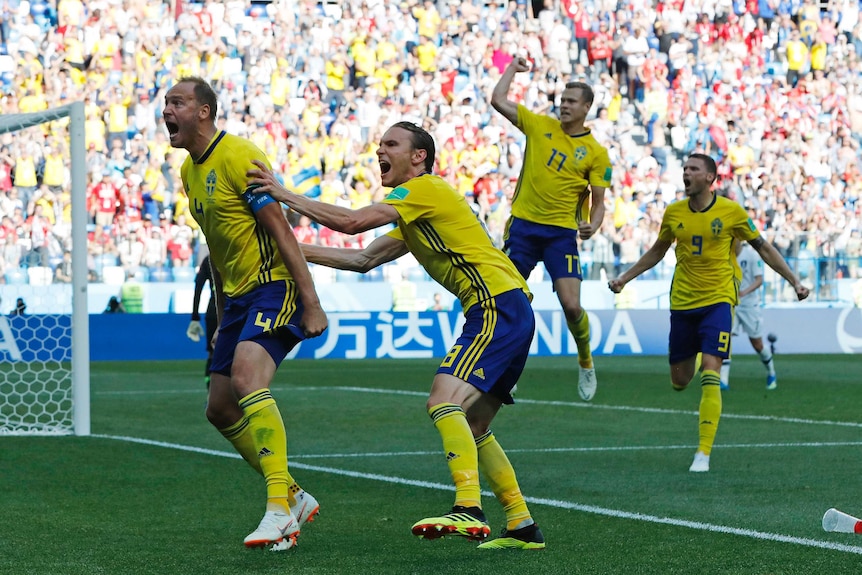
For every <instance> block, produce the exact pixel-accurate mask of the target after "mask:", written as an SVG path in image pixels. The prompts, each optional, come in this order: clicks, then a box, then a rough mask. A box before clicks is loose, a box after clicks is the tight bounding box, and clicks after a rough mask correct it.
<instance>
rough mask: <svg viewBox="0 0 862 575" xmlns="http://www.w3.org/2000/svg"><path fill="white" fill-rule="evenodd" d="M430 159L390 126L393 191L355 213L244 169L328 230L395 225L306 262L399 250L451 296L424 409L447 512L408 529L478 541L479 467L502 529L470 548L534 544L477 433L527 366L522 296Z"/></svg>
mask: <svg viewBox="0 0 862 575" xmlns="http://www.w3.org/2000/svg"><path fill="white" fill-rule="evenodd" d="M434 154H435V146H434V140H433V138H432V137H431V135H430V134H429V133H428V132H426V131H425V130H423V129H422V128H420V127H419V126H416V125H414V124H411V123H410V122H398V123H396V124H394V125H393V126H392V127H390V128H389V129H388V130H387V131H386V133H385V134H383V137H382V138H381V140H380V147H379V149H378V150H377V158H378V161H379V164H380V171H381V180H382V183H383V185H384V186H386V187H390V188H393V189H392V191H391V192H390V193H389V195H388V196H386V198H385V199H384V200H383V201H382V202H381V203H379V204H373V205H370V206H367V207H364V208H361V209H359V210H351V209H348V208H345V207H341V206H335V205H330V204H324V203H322V202H318V201H315V200H313V199H311V198H308V197H305V196H301V195H298V194H293V193H290V192H288V191H287V190H285V189H284V188H283V187H282V186H281V184H280V183H279V182H278V180H276V178H275V176H274V175H273V173H272V172H271V171H270V170H269V168H268V167H267V166H266V165H265V164H264V163H263V162H260V161H255V164H256V165H257V169H252V170H250V171H249V173H248V175H249V177H250V178H251V179H250V182H251V183H252V184H259V185H260V187H259V188H257V191H260V192H265V193H267V194H268V195H269V196H271V197H273V198H275V199H277V200H279V201H282V202H284V203H286V204H287V205H289V206H290V207H291V208H293V209H294V210H296V211H297V212H299V213H301V214H304V215H306V216H308V217H310V218H311V219H313V220H315V221H317V222H319V223H321V224H323V225H325V226H327V227H329V228H332V229H334V230H337V231H339V232H343V233H346V234H351V235H352V234H357V233H361V232H364V231H366V230H370V229H373V228H377V227H380V226H383V225H386V224H389V223H393V222H394V223H397V228H395V229H393V230H392V231H390V232H389V233H387V234H386V235H383V236H380V237H378V238H376V239H375V240H374V241H373V242H371V243H370V244H369V245H368V246H367V247H365V248H364V249H345V248H329V247H322V246H309V245H304V246H303V251H304V253H305V256H306V257H307V258H308V260H309V261H311V262H315V263H318V264H322V265H326V266H329V267H334V268H338V269H344V270H352V271H357V272H363V273H364V272H367V271H368V270H370V269H372V268H374V267H376V266H378V265H380V264H383V263H385V262H389V261H392V260H394V259H396V258H398V257H401V256H402V255H404V254H406V253H407V252H408V251H409V252H412V253H413V255H414V256H415V257H416V260H417V261H418V262H419V263H420V264H421V265H422V266H423V267H424V268H425V270H426V271H427V272H428V274H429V275H431V277H433V278H434V279H435V280H437V281H438V282H439V283H440V284H441V285H442V286H443V287H445V288H446V289H447V290H449V291H450V292H451V293H452V294H454V295H455V296H456V297H458V298H459V299H460V301H461V305H462V307H463V309H464V316H465V323H464V329H463V332H462V333H461V335H460V337H459V338H458V340H457V341H456V342H455V344H454V345H453V346H452V348H451V350H450V351H449V354H448V355H447V356H446V357H445V359H444V360H443V362H442V363H441V364H440V367H439V368H438V370H437V374H436V376H435V377H434V381H433V382H432V384H431V393H430V396H429V398H428V402H427V405H426V407H427V409H428V414H429V415H430V416H431V419H432V421H433V422H434V425H435V427H436V428H437V430H438V432H439V433H440V436H441V438H442V441H443V452H444V453H445V454H446V461H447V462H448V465H449V471H450V473H451V475H452V479H453V482H454V483H455V505H454V507H453V508H452V511H451V512H450V513H446V514H444V515H442V516H439V517H429V518H426V519H422V520H421V521H418V522H416V524H415V525H413V528H412V531H413V534H414V535H416V536H418V537H425V538H427V539H436V538H438V537H442V536H444V535H458V536H461V537H466V538H468V539H472V540H483V539H485V538H486V537H487V536H488V533H489V532H490V530H489V527H488V523H487V520H486V518H485V514H484V513H483V511H482V503H481V498H480V488H479V471H480V470H481V471H482V473H483V474H484V475H485V477H486V479H487V480H488V482H489V483H490V485H491V489H492V490H493V492H494V494H495V495H496V496H497V499H498V500H499V501H500V503H501V504H502V505H503V508H504V510H505V512H506V528H505V529H504V530H503V534H502V536H501V537H500V538H498V539H495V540H492V541H487V542H485V543H483V544H481V545H480V548H483V549H505V548H514V549H543V548H544V547H545V542H544V539H543V537H542V532H541V531H540V530H539V528H538V526H537V525H536V524H535V522H534V521H533V518H532V516H531V515H530V512H529V510H528V509H527V504H526V502H525V501H524V497H523V496H522V495H521V490H520V488H519V487H518V481H517V479H516V477H515V470H514V469H513V468H512V465H511V463H509V460H508V458H507V457H506V454H505V453H504V452H503V449H502V448H501V447H500V444H499V443H498V442H497V440H496V438H495V437H494V434H493V433H491V431H490V429H489V426H490V424H491V420H493V419H494V416H495V415H496V414H497V412H498V411H499V410H500V407H501V406H502V405H503V404H504V403H507V404H510V403H513V400H512V396H511V393H510V391H511V389H512V386H514V385H515V383H516V382H517V380H518V377H520V375H521V372H522V370H523V369H524V364H525V363H526V361H527V356H528V354H529V350H530V342H531V341H532V339H533V331H534V329H535V319H534V316H533V310H532V307H531V306H530V298H531V297H532V296H531V294H530V292H529V290H528V288H527V284H526V282H525V281H524V279H523V278H522V277H521V275H520V274H519V273H518V270H516V269H515V266H514V265H513V264H512V262H511V260H509V258H507V257H506V256H505V254H503V252H501V251H500V250H499V249H497V248H496V247H494V244H493V243H492V242H491V238H490V237H489V236H488V234H487V231H486V230H485V227H484V226H483V225H482V223H481V222H480V221H479V219H478V218H477V217H476V215H475V214H474V213H473V210H471V209H470V206H469V205H468V204H467V202H466V200H465V199H464V197H463V196H462V195H460V194H458V192H457V191H456V190H455V189H454V188H452V186H450V185H449V184H447V183H446V182H445V180H443V179H442V178H440V177H439V176H436V175H433V174H431V170H432V169H433V167H434Z"/></svg>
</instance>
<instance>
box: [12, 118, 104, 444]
mask: <svg viewBox="0 0 862 575" xmlns="http://www.w3.org/2000/svg"><path fill="white" fill-rule="evenodd" d="M63 118H69V134H68V135H69V152H70V160H69V161H70V164H71V165H70V177H71V181H70V184H71V187H70V194H71V202H72V338H71V341H72V366H71V372H72V429H71V430H69V431H71V432H73V433H74V434H75V435H81V436H84V435H90V324H89V321H90V320H89V314H88V310H87V158H86V153H87V152H86V147H85V138H84V103H83V102H73V103H71V104H67V105H65V106H60V107H57V108H51V109H49V110H43V111H41V112H32V113H27V114H3V115H0V134H5V133H8V132H15V131H18V130H23V129H26V128H32V127H34V126H38V125H39V124H44V123H45V122H51V121H55V120H61V119H63ZM69 431H66V433H68V432H69ZM23 433H25V434H29V433H32V434H34V435H35V434H40V432H39V431H38V430H33V431H32V432H27V431H25V432H23ZM54 433H63V431H62V430H60V431H54Z"/></svg>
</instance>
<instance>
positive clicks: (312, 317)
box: [300, 306, 329, 337]
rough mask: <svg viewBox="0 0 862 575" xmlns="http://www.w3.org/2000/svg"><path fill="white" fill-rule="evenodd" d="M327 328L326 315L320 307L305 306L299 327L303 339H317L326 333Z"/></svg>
mask: <svg viewBox="0 0 862 575" xmlns="http://www.w3.org/2000/svg"><path fill="white" fill-rule="evenodd" d="M328 326H329V320H328V319H327V318H326V313H325V312H324V311H323V308H322V307H320V306H314V307H311V306H307V307H306V308H305V309H304V310H303V312H302V322H301V323H300V327H301V328H302V333H304V334H305V337H317V336H319V335H320V334H322V333H323V332H324V331H326V328H327V327H328Z"/></svg>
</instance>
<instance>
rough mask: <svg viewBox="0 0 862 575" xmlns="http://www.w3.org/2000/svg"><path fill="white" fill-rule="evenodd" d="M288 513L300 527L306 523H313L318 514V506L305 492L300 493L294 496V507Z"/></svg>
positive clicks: (315, 500)
mask: <svg viewBox="0 0 862 575" xmlns="http://www.w3.org/2000/svg"><path fill="white" fill-rule="evenodd" d="M290 512H291V513H292V514H293V516H294V517H296V520H297V522H299V526H300V527H302V526H303V525H305V524H306V523H312V522H314V519H315V518H316V517H317V515H318V514H319V513H320V504H319V503H318V502H317V499H315V498H314V497H313V496H312V495H311V494H310V493H308V492H307V491H300V492H299V493H297V494H296V505H294V506H293V507H291V508H290Z"/></svg>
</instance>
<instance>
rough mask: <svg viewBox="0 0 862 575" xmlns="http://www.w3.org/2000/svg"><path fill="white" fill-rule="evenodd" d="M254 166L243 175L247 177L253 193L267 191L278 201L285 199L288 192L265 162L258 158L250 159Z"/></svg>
mask: <svg viewBox="0 0 862 575" xmlns="http://www.w3.org/2000/svg"><path fill="white" fill-rule="evenodd" d="M252 163H253V164H254V165H255V167H254V168H252V169H250V170H248V171H247V172H246V173H245V175H246V177H247V178H248V186H249V188H253V189H251V191H252V192H254V193H255V194H262V193H267V194H269V195H270V196H272V197H273V198H274V199H276V200H278V201H279V202H284V201H286V200H287V198H288V196H289V195H290V192H288V191H287V190H286V189H285V187H284V186H282V185H281V182H279V181H278V178H277V177H276V176H275V172H273V171H272V170H271V169H270V168H269V167H268V166H267V165H266V164H264V163H263V162H262V161H260V160H252Z"/></svg>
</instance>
